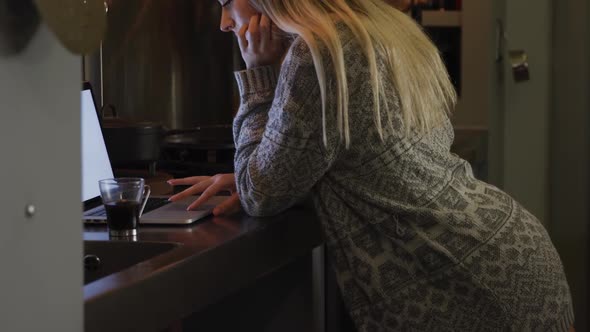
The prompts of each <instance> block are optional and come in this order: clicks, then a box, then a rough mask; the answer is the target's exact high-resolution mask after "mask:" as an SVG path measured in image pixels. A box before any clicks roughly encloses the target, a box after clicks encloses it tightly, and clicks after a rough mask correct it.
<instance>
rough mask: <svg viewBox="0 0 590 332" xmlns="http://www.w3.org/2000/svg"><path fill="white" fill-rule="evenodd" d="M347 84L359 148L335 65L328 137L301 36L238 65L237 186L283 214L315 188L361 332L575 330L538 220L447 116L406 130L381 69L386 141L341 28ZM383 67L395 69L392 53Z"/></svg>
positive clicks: (363, 71)
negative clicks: (343, 109)
mask: <svg viewBox="0 0 590 332" xmlns="http://www.w3.org/2000/svg"><path fill="white" fill-rule="evenodd" d="M340 38H341V40H342V43H343V45H344V61H345V67H346V70H347V79H348V89H349V93H350V101H349V117H350V138H351V140H350V146H349V147H348V148H346V147H345V146H344V144H343V142H342V140H341V139H340V136H339V133H338V130H337V127H336V122H337V119H336V111H335V110H336V101H335V98H334V93H333V91H334V89H335V84H334V79H333V77H334V75H333V74H332V73H331V71H330V70H329V68H330V66H331V61H330V59H329V57H327V56H326V57H325V59H324V64H325V66H326V68H327V71H326V72H327V76H328V79H327V82H328V84H327V86H328V87H327V107H326V126H327V130H326V134H327V139H328V144H327V145H324V143H323V139H322V135H323V131H322V102H321V97H320V89H319V84H318V80H317V76H316V71H315V68H314V65H313V62H312V57H311V53H310V50H309V48H308V46H307V45H306V44H305V42H304V41H303V40H302V39H301V38H298V39H296V40H295V41H294V43H293V44H292V45H291V47H290V49H289V51H288V54H287V56H286V58H285V60H284V62H283V64H282V66H281V68H280V72H277V70H276V69H274V68H273V67H258V68H253V69H249V70H245V71H240V72H236V74H235V75H236V79H237V83H238V86H239V90H240V96H241V107H240V109H239V111H238V114H237V115H236V118H235V120H234V127H233V130H234V140H235V144H236V155H235V172H236V184H237V190H238V192H239V195H240V200H241V203H242V206H243V208H244V209H245V211H246V212H247V213H248V214H250V215H253V216H267V215H275V214H277V213H280V212H281V211H284V210H286V209H288V208H289V207H291V206H292V205H293V204H296V203H297V202H299V201H301V200H302V199H303V198H305V197H307V196H308V195H311V196H312V198H313V202H314V206H315V210H316V211H317V214H318V216H319V219H320V220H321V223H322V226H323V229H324V232H325V237H326V245H327V248H328V251H329V253H330V255H331V257H332V259H333V262H334V266H333V267H334V270H335V271H336V275H337V280H338V284H339V286H340V288H341V290H342V294H343V298H344V301H345V304H346V307H347V308H348V310H349V312H350V314H351V317H352V319H353V320H354V322H355V325H356V327H357V328H358V329H359V330H360V331H389V330H393V331H498V330H512V331H533V330H535V331H536V330H550V331H567V330H568V328H569V326H570V325H571V324H572V323H573V310H572V301H571V296H570V291H569V287H568V284H567V281H566V278H565V275H564V271H563V267H562V264H561V261H560V258H559V256H558V254H557V252H556V250H555V248H554V246H553V244H552V243H551V241H550V239H549V236H548V234H547V232H546V231H545V229H544V228H543V226H542V225H541V224H540V222H539V221H538V220H537V219H536V218H535V217H534V216H533V215H532V214H531V213H529V212H528V211H527V210H526V209H524V208H523V207H522V206H521V205H519V204H518V203H517V202H516V201H515V200H514V199H512V198H511V197H510V196H509V195H507V194H506V193H504V192H502V191H501V190H499V189H498V188H496V187H494V186H492V185H489V184H487V183H484V182H481V181H479V180H477V179H475V178H474V176H473V173H472V170H471V168H470V166H469V164H468V163H467V162H466V161H464V160H462V159H461V158H459V157H458V156H456V155H454V154H452V153H451V152H450V146H451V143H452V142H453V128H452V126H451V123H450V121H449V120H448V119H446V120H445V121H444V123H441V124H440V125H439V126H438V127H436V128H435V129H434V130H432V131H431V132H430V133H427V134H419V133H417V132H413V133H411V134H409V135H408V134H405V133H404V130H403V129H402V120H401V113H400V108H399V102H398V98H397V96H396V92H395V91H396V89H395V86H394V84H393V82H392V81H391V80H390V79H389V78H388V77H387V75H382V78H381V84H382V85H383V87H384V88H385V91H388V92H387V95H386V96H385V98H381V110H383V112H382V113H383V114H382V123H384V124H385V125H384V126H383V136H384V138H383V140H382V139H381V138H380V137H379V134H378V132H377V130H376V125H375V120H374V116H373V99H372V90H371V85H370V84H369V82H370V74H369V70H368V62H367V60H366V58H365V56H364V55H363V53H362V51H361V48H360V47H359V45H358V44H357V43H356V41H355V40H354V38H353V37H352V34H351V33H350V32H349V31H348V30H346V29H340ZM377 61H378V69H379V70H380V72H381V73H385V72H386V69H385V68H386V67H385V65H384V63H385V62H384V60H383V55H382V54H380V53H379V52H378V53H377Z"/></svg>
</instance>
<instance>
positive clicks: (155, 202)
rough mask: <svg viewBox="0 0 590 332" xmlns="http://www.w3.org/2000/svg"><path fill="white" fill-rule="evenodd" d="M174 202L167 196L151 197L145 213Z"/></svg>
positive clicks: (144, 210)
mask: <svg viewBox="0 0 590 332" xmlns="http://www.w3.org/2000/svg"><path fill="white" fill-rule="evenodd" d="M170 203H172V202H170V201H168V198H166V197H151V198H148V200H147V203H146V204H145V209H143V213H146V212H149V211H152V210H155V209H157V208H159V207H160V206H164V205H166V204H170Z"/></svg>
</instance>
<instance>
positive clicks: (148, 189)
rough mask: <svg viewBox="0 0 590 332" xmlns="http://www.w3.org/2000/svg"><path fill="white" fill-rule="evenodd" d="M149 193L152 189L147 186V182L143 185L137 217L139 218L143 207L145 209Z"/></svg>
mask: <svg viewBox="0 0 590 332" xmlns="http://www.w3.org/2000/svg"><path fill="white" fill-rule="evenodd" d="M151 193H152V189H151V188H150V186H148V185H147V184H146V185H145V186H143V203H141V210H139V217H140V218H141V215H142V214H143V209H145V205H146V203H147V201H148V198H149V197H150V194H151Z"/></svg>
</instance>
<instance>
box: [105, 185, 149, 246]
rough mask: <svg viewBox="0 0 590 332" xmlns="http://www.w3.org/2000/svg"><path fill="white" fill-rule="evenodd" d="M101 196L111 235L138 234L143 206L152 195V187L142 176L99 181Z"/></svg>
mask: <svg viewBox="0 0 590 332" xmlns="http://www.w3.org/2000/svg"><path fill="white" fill-rule="evenodd" d="M98 185H99V187H100V197H101V198H102V204H104V207H105V210H106V213H107V226H108V227H109V235H110V236H115V237H122V236H135V235H137V226H138V224H139V218H140V217H141V210H142V206H143V205H144V204H145V202H146V200H147V198H148V197H149V195H150V187H149V186H147V185H145V181H144V179H142V178H115V179H104V180H100V181H98Z"/></svg>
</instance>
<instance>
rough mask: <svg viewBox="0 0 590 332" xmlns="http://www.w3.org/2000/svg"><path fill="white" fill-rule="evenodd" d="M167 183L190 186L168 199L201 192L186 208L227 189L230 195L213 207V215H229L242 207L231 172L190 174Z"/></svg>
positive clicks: (173, 199)
mask: <svg viewBox="0 0 590 332" xmlns="http://www.w3.org/2000/svg"><path fill="white" fill-rule="evenodd" d="M168 184H170V185H172V186H177V185H191V187H190V188H188V189H185V190H184V191H182V192H180V193H178V194H176V195H173V196H171V197H170V201H172V202H176V201H179V200H182V199H184V198H186V197H188V196H192V195H196V194H201V196H200V197H199V198H197V199H196V200H195V201H194V202H193V203H192V204H191V205H189V207H188V208H187V210H193V209H195V208H197V207H199V206H200V205H202V204H203V203H205V202H206V201H208V200H209V198H211V197H213V196H215V195H216V194H217V193H219V192H220V191H225V190H227V191H229V192H230V193H231V197H230V198H228V199H227V200H225V201H224V202H223V203H221V204H219V205H217V206H216V207H215V208H214V209H213V215H215V216H219V215H222V214H225V215H229V214H232V213H236V212H238V211H240V210H241V209H242V206H241V205H240V197H239V196H238V193H237V192H236V179H235V175H234V174H233V173H231V174H217V175H214V176H192V177H188V178H183V179H173V180H169V181H168Z"/></svg>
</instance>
